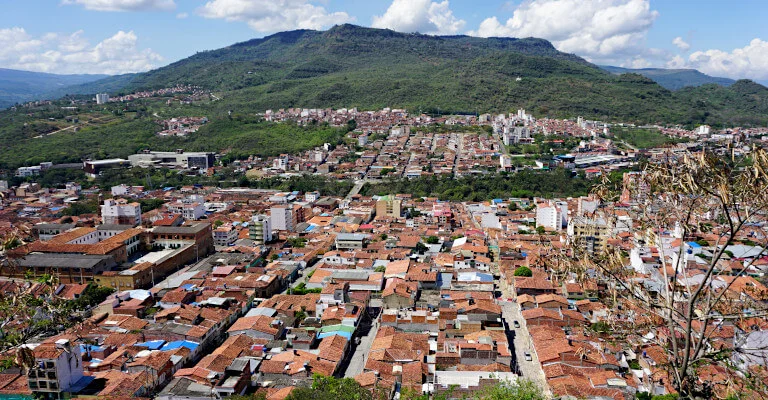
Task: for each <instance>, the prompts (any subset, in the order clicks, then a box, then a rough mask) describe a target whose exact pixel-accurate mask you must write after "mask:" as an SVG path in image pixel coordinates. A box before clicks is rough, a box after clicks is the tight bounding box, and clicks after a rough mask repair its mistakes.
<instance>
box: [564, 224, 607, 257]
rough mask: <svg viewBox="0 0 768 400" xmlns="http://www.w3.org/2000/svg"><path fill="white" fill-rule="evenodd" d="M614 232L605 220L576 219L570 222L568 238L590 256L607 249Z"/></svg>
mask: <svg viewBox="0 0 768 400" xmlns="http://www.w3.org/2000/svg"><path fill="white" fill-rule="evenodd" d="M612 232H613V229H612V227H611V226H610V225H609V224H608V222H607V221H606V220H605V219H603V218H586V217H576V218H573V219H571V220H570V221H569V222H568V237H569V238H570V239H571V240H572V241H573V242H574V243H575V244H576V245H578V246H582V247H583V249H584V250H585V251H586V252H587V253H589V254H594V253H596V252H600V251H602V250H603V249H605V247H606V246H607V245H608V239H609V238H610V237H611V234H612Z"/></svg>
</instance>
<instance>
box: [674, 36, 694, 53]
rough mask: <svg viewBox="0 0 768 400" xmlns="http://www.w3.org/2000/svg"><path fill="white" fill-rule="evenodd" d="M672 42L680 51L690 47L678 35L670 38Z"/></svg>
mask: <svg viewBox="0 0 768 400" xmlns="http://www.w3.org/2000/svg"><path fill="white" fill-rule="evenodd" d="M672 44H674V45H675V46H677V48H678V49H680V50H682V51H688V50H690V49H691V45H690V44H688V43H686V41H685V40H683V38H681V37H680V36H678V37H676V38H674V39H672Z"/></svg>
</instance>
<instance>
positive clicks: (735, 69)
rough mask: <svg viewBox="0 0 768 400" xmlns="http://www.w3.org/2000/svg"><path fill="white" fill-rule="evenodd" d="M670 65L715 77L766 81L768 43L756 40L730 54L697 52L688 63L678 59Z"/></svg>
mask: <svg viewBox="0 0 768 400" xmlns="http://www.w3.org/2000/svg"><path fill="white" fill-rule="evenodd" d="M673 63H674V64H673ZM669 65H680V66H685V67H688V68H695V69H698V70H699V71H701V72H704V73H705V74H708V75H713V76H723V77H727V78H733V79H739V78H749V79H757V80H766V79H768V42H766V41H763V40H761V39H758V38H755V39H752V41H751V42H749V44H748V45H746V46H744V47H742V48H738V49H734V50H733V51H731V52H730V53H729V52H726V51H722V50H717V49H712V50H707V51H697V52H694V53H692V54H691V55H690V56H688V60H687V61H685V62H683V59H682V57H676V58H675V59H673V61H672V62H670V64H668V66H669Z"/></svg>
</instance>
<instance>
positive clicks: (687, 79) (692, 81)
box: [600, 65, 736, 90]
mask: <svg viewBox="0 0 768 400" xmlns="http://www.w3.org/2000/svg"><path fill="white" fill-rule="evenodd" d="M600 68H602V69H604V70H606V71H608V72H610V73H612V74H616V75H621V74H629V73H632V74H640V75H642V76H644V77H646V78H649V79H652V80H653V81H655V82H656V83H658V84H659V85H661V86H663V87H665V88H667V89H669V90H678V89H682V88H684V87H687V86H701V85H706V84H708V83H714V84H717V85H720V86H731V85H733V84H734V83H735V82H736V81H735V80H733V79H728V78H718V77H716V76H709V75H707V74H704V73H702V72H699V71H697V70H695V69H664V68H640V69H631V68H622V67H612V66H609V65H601V66H600Z"/></svg>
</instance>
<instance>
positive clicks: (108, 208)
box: [101, 199, 141, 226]
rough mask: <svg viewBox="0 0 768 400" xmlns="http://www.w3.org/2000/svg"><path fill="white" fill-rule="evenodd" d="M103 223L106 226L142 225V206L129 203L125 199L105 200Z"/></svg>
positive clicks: (102, 214)
mask: <svg viewBox="0 0 768 400" xmlns="http://www.w3.org/2000/svg"><path fill="white" fill-rule="evenodd" d="M101 221H102V223H104V224H114V225H133V226H136V225H140V224H141V205H139V203H135V202H134V203H128V202H127V201H126V200H123V199H118V200H114V199H109V200H104V204H103V205H102V206H101Z"/></svg>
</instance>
